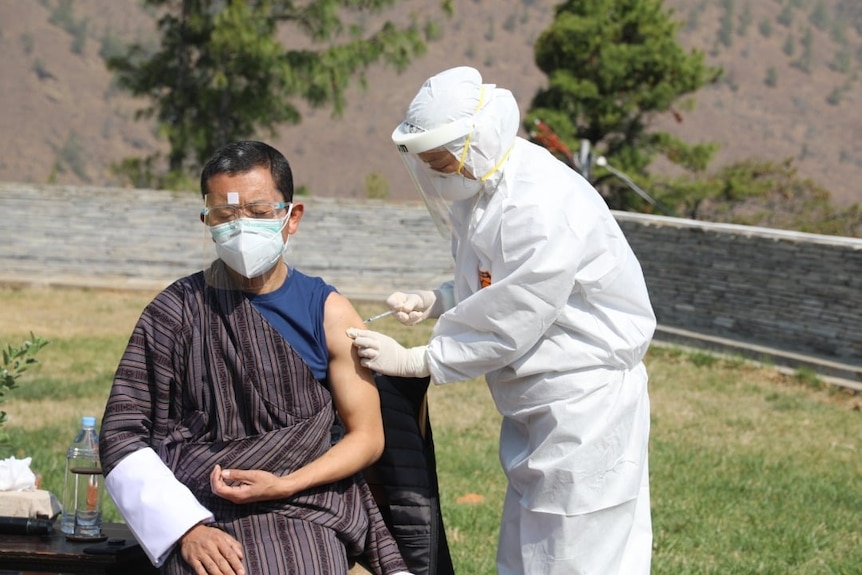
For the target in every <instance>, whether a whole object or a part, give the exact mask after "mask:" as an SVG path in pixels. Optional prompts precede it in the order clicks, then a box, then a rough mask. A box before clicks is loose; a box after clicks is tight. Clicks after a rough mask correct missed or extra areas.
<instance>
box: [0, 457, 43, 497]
mask: <svg viewBox="0 0 862 575" xmlns="http://www.w3.org/2000/svg"><path fill="white" fill-rule="evenodd" d="M32 459H33V458H32V457H25V458H24V459H15V458H14V457H10V458H8V459H4V460H2V461H0V491H30V490H33V489H36V475H34V474H33V472H32V471H30V461H32Z"/></svg>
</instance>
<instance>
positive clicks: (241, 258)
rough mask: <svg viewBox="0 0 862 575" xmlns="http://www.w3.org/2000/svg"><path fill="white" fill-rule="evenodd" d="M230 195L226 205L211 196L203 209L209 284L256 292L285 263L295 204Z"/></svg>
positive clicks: (205, 259)
mask: <svg viewBox="0 0 862 575" xmlns="http://www.w3.org/2000/svg"><path fill="white" fill-rule="evenodd" d="M227 195H228V197H227V203H225V202H224V201H223V200H221V198H219V199H214V198H212V197H211V195H210V194H207V196H205V202H204V204H205V205H204V209H203V210H201V219H202V221H203V223H204V224H205V226H204V237H203V238H202V244H203V246H204V247H203V258H204V259H203V263H204V269H205V270H206V273H205V276H206V279H207V283H209V285H211V286H213V287H216V288H218V289H238V290H248V289H255V288H258V287H261V286H262V285H263V284H264V283H265V282H266V280H267V278H268V277H269V275H270V274H271V273H272V270H273V269H274V268H275V267H276V265H277V264H279V263H280V262H281V261H282V258H283V256H284V253H285V251H286V249H287V241H286V239H285V237H284V228H285V226H286V225H287V222H288V220H289V219H290V213H291V210H292V208H293V204H291V203H288V202H259V201H252V202H248V203H245V202H243V201H242V200H241V198H240V194H239V193H238V192H229V193H228V194H227ZM220 200H221V201H220Z"/></svg>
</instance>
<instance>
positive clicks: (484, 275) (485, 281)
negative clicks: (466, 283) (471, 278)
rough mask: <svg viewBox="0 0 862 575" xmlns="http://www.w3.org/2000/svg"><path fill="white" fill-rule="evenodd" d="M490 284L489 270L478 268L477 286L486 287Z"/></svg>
mask: <svg viewBox="0 0 862 575" xmlns="http://www.w3.org/2000/svg"><path fill="white" fill-rule="evenodd" d="M489 285H491V272H486V271H484V270H479V287H483V288H486V287H488V286H489Z"/></svg>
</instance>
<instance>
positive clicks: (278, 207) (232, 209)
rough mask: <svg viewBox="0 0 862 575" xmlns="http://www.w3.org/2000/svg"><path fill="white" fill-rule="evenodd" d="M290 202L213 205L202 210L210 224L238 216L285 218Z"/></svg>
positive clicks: (259, 218)
mask: <svg viewBox="0 0 862 575" xmlns="http://www.w3.org/2000/svg"><path fill="white" fill-rule="evenodd" d="M288 207H290V202H255V203H251V204H242V205H239V204H235V205H227V206H212V207H210V208H204V209H203V210H201V215H202V216H203V217H204V223H205V224H207V225H208V226H213V225H216V224H224V223H226V222H232V221H234V220H235V219H237V218H251V219H255V220H272V219H276V218H283V217H284V215H285V213H287V208H288Z"/></svg>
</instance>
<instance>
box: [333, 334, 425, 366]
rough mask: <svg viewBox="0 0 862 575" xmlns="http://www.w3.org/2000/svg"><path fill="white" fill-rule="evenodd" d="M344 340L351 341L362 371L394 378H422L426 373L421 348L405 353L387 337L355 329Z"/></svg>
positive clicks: (414, 348)
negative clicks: (366, 369) (368, 370)
mask: <svg viewBox="0 0 862 575" xmlns="http://www.w3.org/2000/svg"><path fill="white" fill-rule="evenodd" d="M347 337H349V338H351V339H352V340H353V347H355V348H356V349H357V353H358V354H359V358H360V359H359V363H361V364H362V365H363V366H364V367H367V368H369V369H373V370H374V371H376V372H378V373H382V374H385V375H394V376H396V377H425V376H426V375H428V374H429V373H430V372H429V371H428V363H427V362H426V361H425V347H426V346H424V345H422V346H419V347H411V348H410V349H405V348H404V346H402V345H401V344H400V343H398V342H397V341H395V340H394V339H392V338H391V337H389V336H388V335H383V334H382V333H380V332H377V331H371V330H368V329H356V328H355V327H352V328H350V329H348V330H347Z"/></svg>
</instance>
